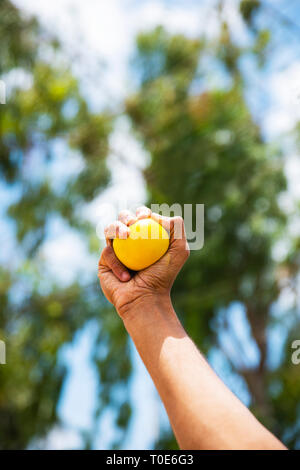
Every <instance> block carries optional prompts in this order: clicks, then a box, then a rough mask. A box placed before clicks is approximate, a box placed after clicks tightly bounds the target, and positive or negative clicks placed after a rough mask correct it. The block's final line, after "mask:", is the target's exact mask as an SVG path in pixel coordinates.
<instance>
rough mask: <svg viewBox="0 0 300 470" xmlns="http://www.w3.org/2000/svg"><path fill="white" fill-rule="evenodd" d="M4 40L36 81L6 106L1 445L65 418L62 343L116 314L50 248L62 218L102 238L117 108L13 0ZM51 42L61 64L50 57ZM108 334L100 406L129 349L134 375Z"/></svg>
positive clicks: (6, 54)
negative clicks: (97, 208) (68, 281)
mask: <svg viewBox="0 0 300 470" xmlns="http://www.w3.org/2000/svg"><path fill="white" fill-rule="evenodd" d="M0 38H1V51H0V78H4V79H5V81H7V82H9V81H10V80H11V77H12V75H13V73H19V74H20V73H22V74H23V75H24V76H25V77H26V86H24V87H22V88H21V87H18V86H13V87H10V89H11V91H10V93H9V96H8V97H7V98H8V99H7V104H6V105H5V106H1V108H0V178H1V185H2V186H3V187H4V188H6V189H7V188H9V187H10V188H13V191H14V199H12V201H11V203H10V204H9V207H8V210H7V213H6V219H7V220H9V221H10V222H13V224H14V225H13V226H14V227H15V235H16V249H17V250H18V251H17V254H14V253H12V256H11V258H13V262H5V263H4V264H3V266H2V267H1V271H0V296H1V311H0V337H1V339H4V340H5V341H6V345H7V355H8V358H7V365H6V366H5V367H1V370H0V420H1V426H0V442H1V444H0V447H1V449H22V448H26V447H27V446H28V445H29V444H30V442H31V441H32V440H33V438H40V437H42V436H44V435H45V434H46V433H47V432H48V431H49V430H50V429H51V427H52V426H54V425H55V424H56V423H58V422H59V418H58V416H57V403H58V400H59V397H60V393H61V390H62V385H63V382H64V378H65V375H66V370H65V368H64V367H63V366H62V364H61V361H60V360H59V352H60V350H61V348H62V346H63V345H64V344H66V343H70V342H72V341H73V339H74V336H75V334H76V332H77V331H78V330H80V329H81V328H82V327H83V326H84V325H85V324H86V322H88V321H90V320H91V319H94V320H95V319H97V320H98V327H100V328H101V322H99V312H100V311H101V309H102V307H103V306H105V308H106V311H105V312H106V315H111V313H112V312H111V309H108V308H107V305H106V302H105V301H104V299H103V298H102V297H101V294H100V289H99V286H98V283H97V281H96V279H95V281H94V282H92V283H91V284H90V285H88V286H85V285H82V283H80V281H78V282H77V281H76V282H75V281H74V283H73V284H72V285H69V286H67V287H60V286H58V285H56V283H55V281H54V280H53V279H51V277H50V276H49V270H48V267H47V266H46V265H45V264H44V261H43V257H42V256H41V253H42V251H41V248H42V246H43V243H44V241H45V239H46V237H47V236H48V234H49V224H51V221H52V220H53V219H55V218H56V219H60V220H63V221H64V223H65V225H66V226H69V227H72V228H75V229H76V230H79V231H80V232H79V233H82V234H83V235H84V236H85V239H86V241H87V242H89V239H90V237H91V239H92V240H93V245H95V240H94V235H93V232H94V229H93V228H92V227H91V226H90V225H89V224H88V223H87V222H86V220H85V219H84V218H83V216H82V214H83V213H84V211H83V210H82V209H83V207H84V204H85V203H87V202H89V201H90V200H92V199H93V198H94V197H95V196H97V195H98V194H99V193H100V192H101V190H102V189H103V188H104V187H105V185H106V184H107V183H108V181H109V172H108V169H107V166H106V157H107V154H108V151H109V148H108V147H109V145H108V139H109V135H110V132H111V129H112V125H113V118H112V115H111V114H110V113H109V112H102V113H98V114H97V113H93V112H91V111H90V109H89V106H88V104H87V102H86V100H85V98H84V97H83V95H82V93H81V90H80V86H79V83H78V81H77V79H76V78H75V77H74V76H73V74H72V71H71V68H70V64H68V62H67V60H66V59H65V58H63V56H62V54H57V51H58V47H59V44H58V41H57V40H56V39H55V38H53V37H50V36H49V35H48V34H47V33H45V31H42V30H41V29H40V28H39V26H38V24H37V22H36V20H35V19H31V18H27V17H24V16H23V15H22V14H21V13H20V11H19V10H18V9H17V8H16V7H14V6H13V5H12V4H11V3H10V2H8V1H6V0H5V1H2V2H1V4H0ZM41 43H43V45H44V46H45V45H47V51H48V54H49V57H51V63H50V61H47V60H46V59H42V54H41V53H40V44H41ZM4 74H5V75H4ZM57 143H60V144H61V145H62V143H63V152H62V151H61V150H60V151H59V152H57V151H56V148H57V147H56V145H57ZM74 155H76V157H77V159H80V162H81V163H80V168H79V169H78V171H76V172H75V173H74V172H73V173H71V174H70V176H66V177H63V176H64V175H62V174H59V172H56V173H53V172H51V165H52V164H53V162H57V161H58V160H61V159H63V163H64V168H65V169H68V167H69V166H70V165H72V159H73V158H74ZM57 176H58V177H59V178H60V180H61V183H60V184H58V182H57V180H56V178H57ZM11 226H12V224H11ZM2 235H4V234H2ZM13 236H14V233H10V234H7V235H6V238H8V237H13ZM98 250H99V241H98ZM95 273H96V259H95ZM104 321H105V320H104ZM106 335H109V339H110V340H109V341H108V340H107V341H106V346H104V344H102V347H104V348H107V349H109V352H108V354H107V358H106V357H103V358H102V359H101V360H100V359H99V358H98V356H97V354H96V353H97V347H96V345H95V348H94V352H95V362H96V363H97V364H98V366H99V367H98V368H97V370H99V376H101V377H102V381H103V382H104V383H103V389H102V390H99V410H98V413H100V411H102V409H103V406H104V405H102V408H101V406H100V403H101V404H103V403H104V404H105V406H107V404H111V400H110V397H111V396H112V394H113V390H114V388H115V387H117V386H118V385H119V384H120V383H121V385H122V384H123V383H124V376H120V374H118V370H117V369H116V367H115V368H113V367H112V366H111V364H112V363H113V362H114V358H115V357H117V356H119V357H120V367H121V369H122V370H123V371H124V372H123V374H124V375H126V377H127V376H128V375H129V373H130V362H129V352H128V350H126V344H127V336H125V334H123V335H122V341H121V342H120V334H119V331H117V330H116V327H114V329H110V328H109V327H108V325H107V329H106V333H104V334H103V335H102V336H100V339H101V340H102V337H103V338H106ZM114 336H115V338H114ZM114 355H116V356H114ZM102 393H103V396H102ZM113 405H114V407H115V410H116V425H117V428H119V429H120V430H121V429H124V427H125V426H126V423H127V421H128V419H129V416H130V407H129V404H128V397H127V396H126V394H125V396H123V397H122V399H121V400H119V401H118V400H117V399H116V400H115V401H114V402H113ZM119 410H120V412H119ZM87 442H88V441H87Z"/></svg>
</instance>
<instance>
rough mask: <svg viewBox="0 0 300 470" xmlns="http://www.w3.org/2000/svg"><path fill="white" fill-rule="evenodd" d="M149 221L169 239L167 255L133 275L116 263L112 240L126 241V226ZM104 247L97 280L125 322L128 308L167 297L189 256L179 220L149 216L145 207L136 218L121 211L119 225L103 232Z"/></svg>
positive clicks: (183, 231) (181, 222)
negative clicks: (167, 234) (162, 229)
mask: <svg viewBox="0 0 300 470" xmlns="http://www.w3.org/2000/svg"><path fill="white" fill-rule="evenodd" d="M147 217H152V219H154V220H155V221H156V222H158V223H160V224H161V225H162V226H163V227H164V228H165V229H166V230H167V231H168V232H169V235H170V245H169V249H168V251H167V253H166V254H165V255H164V256H163V257H162V258H160V259H159V260H158V261H157V262H156V263H154V264H153V265H152V266H149V267H148V268H146V269H143V270H142V271H138V272H136V273H134V274H132V273H130V272H129V271H128V269H127V268H126V267H125V266H124V265H123V264H122V263H121V262H120V261H119V260H118V258H117V257H116V255H115V253H114V250H113V247H112V239H113V238H116V237H119V238H127V237H128V235H129V228H128V227H129V226H130V225H131V224H133V223H134V222H136V221H137V220H138V219H143V218H147ZM105 236H106V241H107V246H106V247H105V248H104V250H103V251H102V253H101V258H100V261H99V268H98V277H99V280H100V285H101V287H102V290H103V292H104V295H105V296H106V298H107V299H108V300H109V301H110V302H111V303H112V304H113V305H114V306H115V308H116V310H117V312H118V313H119V315H120V316H121V317H122V318H124V316H125V315H126V312H127V311H128V310H129V309H130V308H131V306H133V305H136V304H139V303H140V302H141V303H142V302H143V301H144V300H146V299H149V297H150V298H152V299H154V298H155V299H156V298H157V297H161V296H167V297H169V295H170V290H171V287H172V285H173V282H174V280H175V278H176V276H177V274H178V273H179V271H180V269H181V268H182V266H183V264H184V263H185V261H186V260H187V258H188V256H189V247H188V243H187V240H186V236H185V230H184V223H183V219H182V218H181V217H163V216H160V215H158V214H155V213H152V212H151V210H150V209H148V208H147V207H140V208H138V209H137V211H136V215H134V214H132V213H130V212H129V211H122V212H121V213H120V214H119V217H118V221H116V222H114V223H112V224H110V225H109V226H108V227H107V228H106V229H105Z"/></svg>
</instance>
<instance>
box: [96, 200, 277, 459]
mask: <svg viewBox="0 0 300 470" xmlns="http://www.w3.org/2000/svg"><path fill="white" fill-rule="evenodd" d="M145 217H152V218H153V219H154V220H156V221H157V222H159V223H161V224H162V225H163V226H164V227H165V228H166V229H167V230H169V233H170V246H169V250H168V251H167V253H166V254H165V255H164V256H163V257H162V258H161V259H160V260H159V261H157V262H156V263H154V264H153V265H152V266H149V267H148V268H147V269H144V270H142V271H139V272H138V273H130V272H129V271H128V269H127V268H126V267H125V266H124V265H123V264H122V263H121V262H120V261H119V260H118V259H117V258H116V256H115V254H114V250H113V247H112V240H113V239H114V238H116V237H119V238H126V237H127V236H128V234H129V229H128V227H129V226H130V224H132V223H134V222H135V221H136V220H137V219H140V218H145ZM178 234H179V235H180V236H179V237H178ZM105 235H106V239H107V246H106V248H104V250H103V252H102V254H101V258H100V261H99V272H98V275H99V279H100V284H101V287H102V290H103V292H104V294H105V296H106V297H107V299H108V300H109V301H110V302H111V303H112V304H113V305H114V306H115V308H116V310H117V312H118V314H119V316H120V317H121V319H122V321H123V323H124V326H125V328H126V329H127V331H128V333H129V334H130V336H131V338H132V340H133V342H134V343H135V346H136V348H137V350H138V352H139V354H140V356H141V358H142V360H143V362H144V364H145V366H146V367H147V369H148V371H149V373H150V375H151V377H152V379H153V382H154V384H155V386H156V388H157V390H158V392H159V394H160V397H161V399H162V401H163V403H164V405H165V408H166V410H167V413H168V416H169V419H170V423H171V425H172V428H173V431H174V434H175V436H176V438H177V441H178V444H179V446H180V448H182V449H273V450H283V449H285V447H284V445H283V444H282V443H281V442H280V441H279V440H278V439H277V438H276V437H275V436H273V435H272V434H271V433H270V432H269V431H268V430H267V429H266V428H265V427H264V426H262V425H261V423H259V422H258V421H257V420H256V418H255V417H254V416H253V415H252V413H250V411H249V410H248V409H247V408H246V407H245V406H244V405H243V404H242V403H241V402H240V400H238V398H237V397H236V396H235V395H234V394H233V393H232V392H231V391H230V390H229V389H228V388H227V387H226V386H225V385H224V383H223V382H222V381H221V380H220V379H219V377H218V376H217V375H216V374H215V373H214V371H213V370H212V369H211V367H210V366H209V364H208V363H207V361H206V360H205V358H204V357H203V356H202V354H201V353H200V352H199V351H198V349H197V348H196V346H195V344H194V343H193V342H192V341H191V339H190V338H189V336H188V335H187V333H186V331H185V330H184V328H183V327H182V325H181V323H180V321H179V319H178V318H177V315H176V313H175V311H174V309H173V306H172V302H171V297H170V292H171V288H172V285H173V282H174V280H175V278H176V276H177V274H178V273H179V271H180V269H181V268H182V266H183V265H184V263H185V262H186V261H187V259H188V256H189V249H188V244H187V241H186V237H185V231H184V223H183V220H182V219H181V218H180V217H173V218H168V217H160V216H159V215H157V214H153V213H152V212H151V211H150V209H148V208H146V207H141V208H139V209H137V212H136V214H131V213H129V212H128V211H123V212H121V213H120V215H119V220H118V221H116V222H114V223H113V224H111V225H110V226H108V227H107V228H106V230H105ZM199 314H200V313H199Z"/></svg>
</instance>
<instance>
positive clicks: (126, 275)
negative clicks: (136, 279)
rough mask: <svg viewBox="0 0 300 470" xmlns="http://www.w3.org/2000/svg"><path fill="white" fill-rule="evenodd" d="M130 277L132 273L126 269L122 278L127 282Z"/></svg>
mask: <svg viewBox="0 0 300 470" xmlns="http://www.w3.org/2000/svg"><path fill="white" fill-rule="evenodd" d="M129 279H130V274H129V273H128V272H126V271H124V272H123V273H122V275H121V280H122V281H124V282H126V281H129Z"/></svg>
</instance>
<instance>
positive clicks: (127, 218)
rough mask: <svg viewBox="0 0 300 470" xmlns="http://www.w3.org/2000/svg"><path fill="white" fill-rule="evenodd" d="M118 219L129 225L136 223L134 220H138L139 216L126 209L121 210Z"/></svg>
mask: <svg viewBox="0 0 300 470" xmlns="http://www.w3.org/2000/svg"><path fill="white" fill-rule="evenodd" d="M118 220H119V221H120V222H122V224H124V225H127V226H128V225H132V224H134V222H136V221H137V218H136V216H135V215H134V214H133V213H132V212H130V211H128V210H124V211H121V212H120V214H119V217H118Z"/></svg>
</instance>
